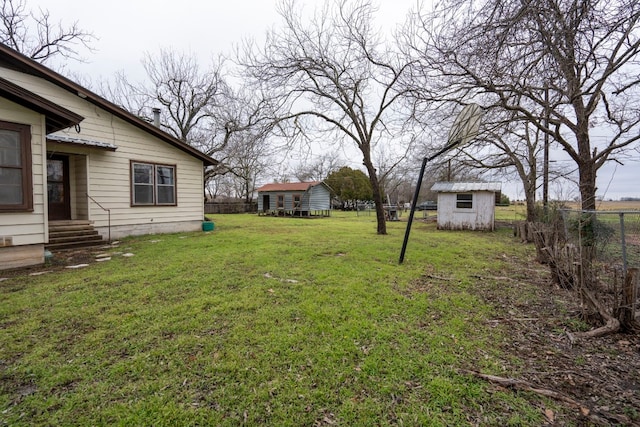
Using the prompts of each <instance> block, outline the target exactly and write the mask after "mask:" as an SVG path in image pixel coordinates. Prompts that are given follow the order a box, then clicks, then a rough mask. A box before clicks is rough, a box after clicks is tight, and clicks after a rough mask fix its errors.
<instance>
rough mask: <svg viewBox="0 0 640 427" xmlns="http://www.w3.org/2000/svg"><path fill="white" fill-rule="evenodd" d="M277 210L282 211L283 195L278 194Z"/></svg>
mask: <svg viewBox="0 0 640 427" xmlns="http://www.w3.org/2000/svg"><path fill="white" fill-rule="evenodd" d="M277 207H278V209H284V194H278V206H277Z"/></svg>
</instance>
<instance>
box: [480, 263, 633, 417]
mask: <svg viewBox="0 0 640 427" xmlns="http://www.w3.org/2000/svg"><path fill="white" fill-rule="evenodd" d="M509 261H510V262H509V268H508V269H509V271H505V272H504V274H502V273H501V275H500V277H494V278H490V277H487V278H484V279H485V280H480V281H479V287H477V288H476V289H477V290H478V294H479V296H480V298H482V299H484V300H485V301H487V302H488V303H490V304H492V305H493V306H494V307H496V309H497V312H498V313H499V317H498V318H496V319H492V320H491V321H490V325H491V326H492V327H496V328H502V329H503V331H504V330H506V331H508V337H509V338H508V340H507V341H505V342H504V343H502V350H503V351H504V354H505V360H503V361H502V363H503V365H504V366H505V368H506V369H505V372H508V373H509V375H510V376H511V378H515V379H517V380H521V381H524V382H526V383H527V384H529V385H531V387H532V388H537V389H545V390H551V391H555V392H558V393H559V394H560V395H562V396H566V397H568V398H569V399H568V400H573V401H575V402H577V403H578V404H579V405H577V406H573V405H567V404H566V402H563V401H562V400H561V399H552V400H555V403H557V404H558V405H560V407H562V408H563V409H562V410H561V411H558V413H556V412H554V411H551V412H549V410H547V411H545V415H546V416H547V420H548V422H549V424H550V425H640V336H638V335H637V334H634V335H632V334H623V333H616V334H612V335H608V336H605V337H602V338H596V339H588V340H586V339H580V340H578V339H576V338H575V335H574V333H575V332H577V331H580V330H586V329H588V328H590V327H591V326H590V325H588V324H587V323H585V322H584V321H583V320H582V319H583V316H582V314H583V313H582V311H581V307H580V302H579V300H577V299H576V297H575V296H574V294H572V293H571V292H570V291H567V290H563V289H560V288H559V287H557V286H555V285H554V284H553V283H552V282H551V278H550V274H549V272H548V269H547V268H545V266H543V265H536V264H535V263H531V264H529V265H523V264H525V262H524V261H523V260H520V259H511V260H509ZM491 279H493V283H494V284H495V283H496V282H499V283H500V286H489V285H488V284H484V285H483V283H487V282H489V281H490V280H491ZM510 356H513V357H510ZM493 386H494V387H500V386H499V385H493ZM531 395H532V396H534V398H535V397H536V393H535V392H534V393H532V394H531ZM540 401H542V396H540Z"/></svg>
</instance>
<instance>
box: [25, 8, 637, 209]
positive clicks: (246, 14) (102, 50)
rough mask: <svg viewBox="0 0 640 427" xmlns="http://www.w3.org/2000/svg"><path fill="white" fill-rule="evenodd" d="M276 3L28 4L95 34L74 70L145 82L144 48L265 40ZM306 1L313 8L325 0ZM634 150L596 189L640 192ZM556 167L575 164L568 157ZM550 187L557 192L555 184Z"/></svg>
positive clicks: (387, 20)
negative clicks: (247, 39) (123, 74)
mask: <svg viewBox="0 0 640 427" xmlns="http://www.w3.org/2000/svg"><path fill="white" fill-rule="evenodd" d="M277 3H278V2H277V0H226V1H221V0H182V1H175V0H172V1H167V0H109V1H102V2H88V1H87V0H28V6H29V7H30V8H32V9H37V8H38V7H39V8H42V9H48V10H49V12H50V14H51V17H52V18H53V20H55V21H57V20H61V21H63V22H64V23H72V22H74V21H78V24H79V26H80V27H81V28H83V29H86V30H89V31H91V32H92V33H93V34H94V35H95V36H96V37H97V40H96V41H95V42H93V43H92V47H93V48H94V49H95V51H94V52H93V53H91V52H84V57H85V58H86V59H87V62H86V63H83V64H80V63H75V62H70V63H68V64H67V68H68V69H69V70H70V71H72V72H75V73H78V74H80V75H82V76H84V78H86V79H87V80H88V81H91V82H97V81H99V80H109V79H110V78H111V77H112V76H113V75H114V74H115V73H116V72H118V71H124V72H125V74H126V75H127V76H129V78H130V79H131V80H134V81H140V80H142V79H144V70H143V69H142V65H141V58H142V57H143V56H144V54H145V52H149V53H152V54H155V53H157V52H158V51H159V49H160V48H172V49H174V50H176V51H180V52H192V53H194V54H195V55H197V56H198V58H199V59H200V61H201V63H202V64H203V66H204V65H205V64H207V63H208V62H209V59H210V58H211V57H212V56H216V55H218V54H221V53H230V52H231V50H232V47H233V45H234V44H236V43H239V42H240V41H241V40H242V38H243V37H255V38H258V39H260V38H261V37H262V36H263V35H264V33H265V31H266V30H267V29H268V28H270V27H272V26H274V25H275V26H277V25H279V23H280V19H279V16H278V14H277V12H276V4H277ZM304 3H305V4H307V7H308V8H309V7H314V6H315V5H316V4H320V1H312V0H307V1H305V2H304ZM377 4H379V5H380V11H379V15H378V16H379V17H380V22H379V25H384V26H386V27H387V28H392V27H393V26H394V25H396V24H399V23H401V22H402V21H404V18H405V16H406V13H407V12H408V11H409V9H410V8H411V7H413V6H414V5H415V4H416V0H378V1H377ZM633 154H634V155H633V157H632V159H630V160H627V161H625V162H624V163H625V165H624V166H620V165H617V164H611V165H607V166H605V167H604V168H603V169H601V171H600V172H599V174H598V176H599V179H598V188H599V190H598V194H599V195H604V196H605V197H606V198H607V199H609V198H612V199H618V198H620V197H632V196H633V197H640V186H639V185H638V181H639V180H640V153H638V152H637V151H636V152H634V153H633ZM554 155H556V154H552V159H553V156H554ZM556 156H557V157H558V158H566V156H562V155H561V154H557V155H556ZM552 166H553V165H552ZM555 166H560V167H561V168H562V169H563V170H568V169H573V166H572V165H571V164H570V163H569V162H562V163H556V164H555ZM504 187H505V188H504V190H505V191H504V192H505V193H506V194H507V195H508V196H509V197H510V198H512V199H516V198H520V199H521V198H524V196H523V194H522V193H521V190H519V189H518V187H517V186H514V185H512V184H509V183H505V184H504ZM550 191H551V196H552V197H553V196H554V192H555V189H554V186H553V184H552V185H551V186H550ZM574 195H577V192H575V191H574Z"/></svg>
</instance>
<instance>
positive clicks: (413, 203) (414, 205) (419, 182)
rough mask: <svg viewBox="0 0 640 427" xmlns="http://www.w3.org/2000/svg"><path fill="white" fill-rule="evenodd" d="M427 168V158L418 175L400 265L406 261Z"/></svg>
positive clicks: (423, 160)
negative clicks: (410, 234)
mask: <svg viewBox="0 0 640 427" xmlns="http://www.w3.org/2000/svg"><path fill="white" fill-rule="evenodd" d="M426 166H427V158H426V157H425V158H424V159H422V167H421V168H420V174H419V175H418V182H417V184H416V191H415V192H414V193H413V201H412V202H411V209H410V210H409V219H408V220H407V228H406V230H405V231H404V241H403V242H402V250H401V251H400V260H399V261H398V263H399V264H402V262H403V261H404V253H405V251H406V250H407V242H409V233H411V223H412V222H413V214H414V212H415V211H416V205H417V204H418V195H419V194H420V186H421V185H422V178H423V177H424V169H425V168H426Z"/></svg>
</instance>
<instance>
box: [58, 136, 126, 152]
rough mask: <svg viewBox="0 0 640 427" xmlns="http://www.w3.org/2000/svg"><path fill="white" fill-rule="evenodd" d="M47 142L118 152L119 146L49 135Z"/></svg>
mask: <svg viewBox="0 0 640 427" xmlns="http://www.w3.org/2000/svg"><path fill="white" fill-rule="evenodd" d="M47 142H57V143H60V144H73V145H79V146H82V147H90V148H100V149H102V150H109V151H116V150H117V149H118V146H117V145H115V144H111V143H109V142H102V141H91V140H88V139H81V138H73V137H70V136H64V135H56V134H53V135H47Z"/></svg>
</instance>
